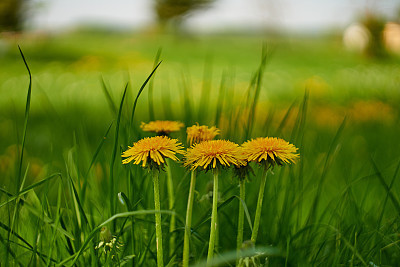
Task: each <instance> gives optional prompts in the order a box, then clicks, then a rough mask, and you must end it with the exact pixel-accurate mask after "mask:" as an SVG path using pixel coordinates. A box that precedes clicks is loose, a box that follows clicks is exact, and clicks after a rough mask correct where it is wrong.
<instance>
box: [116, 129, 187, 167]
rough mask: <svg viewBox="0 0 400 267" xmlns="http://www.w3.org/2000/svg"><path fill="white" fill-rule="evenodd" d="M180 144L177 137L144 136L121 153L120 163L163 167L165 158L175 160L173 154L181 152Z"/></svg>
mask: <svg viewBox="0 0 400 267" xmlns="http://www.w3.org/2000/svg"><path fill="white" fill-rule="evenodd" d="M182 148H183V147H182V144H181V143H179V142H178V140H177V139H171V138H169V137H166V136H155V137H146V138H143V139H141V140H139V141H138V142H136V143H134V144H133V146H132V147H129V148H128V150H126V151H125V152H123V153H122V157H124V158H125V159H123V160H122V163H124V164H127V163H129V162H131V161H134V162H133V164H142V167H146V164H148V166H149V168H150V169H151V168H153V167H163V165H164V163H165V158H170V159H172V160H174V161H177V160H178V158H177V157H176V156H175V154H183V150H181V149H182Z"/></svg>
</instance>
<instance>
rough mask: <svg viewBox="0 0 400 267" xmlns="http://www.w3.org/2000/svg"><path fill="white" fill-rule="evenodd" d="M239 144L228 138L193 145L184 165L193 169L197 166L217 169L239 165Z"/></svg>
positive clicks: (186, 155) (187, 153)
mask: <svg viewBox="0 0 400 267" xmlns="http://www.w3.org/2000/svg"><path fill="white" fill-rule="evenodd" d="M238 153H239V145H237V144H235V143H233V142H231V141H227V140H209V141H204V142H201V143H198V144H195V145H193V146H192V147H191V148H189V149H188V150H187V152H186V154H185V162H184V166H185V167H188V166H190V169H191V170H195V169H196V168H197V167H200V168H203V169H215V168H217V167H228V166H230V165H231V164H233V165H236V166H238V165H239V164H240V163H239V159H238Z"/></svg>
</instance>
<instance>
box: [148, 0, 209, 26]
mask: <svg viewBox="0 0 400 267" xmlns="http://www.w3.org/2000/svg"><path fill="white" fill-rule="evenodd" d="M154 1H155V13H156V15H157V19H158V23H159V25H160V26H161V27H163V26H166V25H167V24H168V23H169V24H171V23H172V24H173V27H177V26H179V25H180V24H181V23H182V20H183V19H184V18H185V17H186V16H188V15H189V14H191V13H193V12H194V11H196V10H199V9H202V8H205V7H207V6H209V5H210V4H211V3H213V2H214V1H215V0H154Z"/></svg>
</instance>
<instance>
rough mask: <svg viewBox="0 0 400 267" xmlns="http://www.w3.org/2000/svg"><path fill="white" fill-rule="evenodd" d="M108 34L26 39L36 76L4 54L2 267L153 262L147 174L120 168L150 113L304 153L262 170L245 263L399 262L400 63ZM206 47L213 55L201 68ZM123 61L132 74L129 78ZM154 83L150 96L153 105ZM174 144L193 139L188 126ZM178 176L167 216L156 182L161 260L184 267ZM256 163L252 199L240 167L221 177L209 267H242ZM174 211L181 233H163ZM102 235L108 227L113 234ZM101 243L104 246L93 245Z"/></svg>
mask: <svg viewBox="0 0 400 267" xmlns="http://www.w3.org/2000/svg"><path fill="white" fill-rule="evenodd" d="M107 37H108V38H106V39H105V38H104V36H102V37H101V36H92V37H90V38H89V37H88V36H86V35H84V34H82V35H80V34H79V33H76V34H74V35H70V36H68V37H65V36H64V37H60V38H61V39H57V38H54V39H52V40H49V41H42V42H39V43H36V44H28V43H27V44H26V49H25V44H24V43H25V42H24V41H23V40H22V42H21V44H22V49H23V51H24V55H25V59H26V63H27V64H26V66H24V60H22V59H21V56H20V55H19V51H18V49H17V48H15V51H14V50H12V49H10V52H7V53H6V54H4V55H3V56H2V60H4V62H6V63H7V64H6V65H3V64H2V65H1V66H0V69H1V72H0V93H1V96H2V99H0V101H1V105H0V110H1V113H0V114H1V115H0V124H1V129H2V131H0V135H1V136H0V137H1V138H0V176H1V177H2V179H1V183H0V261H1V263H2V264H6V265H10V266H12V265H20V266H26V265H33V266H42V265H59V266H62V265H66V266H71V265H74V264H76V265H77V266H89V265H92V266H100V265H113V264H114V265H121V266H123V265H129V266H130V265H132V263H134V264H135V266H155V265H156V246H155V227H154V213H155V210H154V202H153V199H154V196H153V183H152V179H151V176H150V174H149V173H148V172H147V171H146V170H143V169H142V168H141V167H140V166H134V165H133V164H129V165H122V163H121V160H120V157H119V155H120V153H121V152H122V151H124V150H125V149H126V148H127V147H128V146H131V145H132V142H135V141H137V140H139V139H140V138H142V137H143V136H147V135H148V134H145V133H143V132H141V131H140V129H139V127H138V125H140V122H141V121H145V122H146V121H148V120H149V118H150V116H154V118H155V119H170V120H181V121H185V122H187V124H186V126H191V125H190V123H195V122H196V121H197V120H201V123H203V124H207V125H209V126H212V125H213V124H214V123H215V124H216V126H217V127H219V128H220V129H221V138H229V139H230V140H232V141H235V142H237V143H240V142H242V141H244V140H246V139H249V138H254V137H259V136H277V137H281V138H284V139H286V140H288V141H290V142H291V143H293V144H295V145H296V147H299V153H300V160H299V161H298V162H297V163H296V164H294V165H290V166H284V167H278V166H277V167H276V168H275V169H274V170H273V172H274V173H273V174H269V175H268V178H267V181H266V186H265V192H264V203H263V210H262V215H261V220H260V228H259V231H258V238H257V243H256V246H255V247H251V246H249V247H246V244H248V243H245V246H244V247H245V248H244V250H243V251H242V255H243V257H244V258H243V261H244V260H246V261H249V262H253V261H254V262H258V263H260V264H261V263H265V262H268V263H269V265H270V266H315V265H326V266H337V265H344V266H359V265H378V266H382V265H389V266H395V265H396V264H397V263H398V262H399V260H400V247H399V246H398V242H399V236H398V232H399V229H398V225H399V219H400V217H399V209H400V208H399V194H400V191H399V188H400V185H399V178H398V176H399V170H400V157H399V153H398V151H400V144H399V142H398V136H399V134H400V126H399V125H398V123H397V122H398V116H399V114H400V110H399V107H400V105H399V104H400V103H399V102H400V101H399V100H400V97H399V92H398V85H399V80H398V78H396V77H397V76H396V75H393V74H395V73H397V72H398V71H399V67H398V65H397V64H395V63H393V62H394V61H391V60H390V59H388V60H387V61H384V62H380V61H365V59H360V58H356V57H355V56H353V55H351V54H346V53H345V52H344V51H342V50H340V48H338V45H337V43H335V42H334V41H333V42H332V40H326V39H325V40H312V41H309V40H297V41H296V44H295V45H294V44H292V45H290V44H289V43H285V42H284V41H282V40H275V42H276V43H277V44H278V43H279V44H281V45H280V46H278V45H276V49H275V50H274V51H275V52H274V55H273V57H271V54H269V52H268V53H266V52H267V50H265V49H264V53H261V56H260V53H259V51H256V52H255V51H254V50H261V49H258V48H259V47H260V46H261V44H262V42H260V41H259V40H256V39H253V38H248V39H246V38H239V37H226V39H224V38H222V37H218V38H209V39H207V38H204V39H202V38H200V37H198V38H199V39H198V40H196V43H197V44H198V46H194V42H191V41H188V40H181V41H180V42H176V40H175V41H173V40H170V39H157V40H154V37H149V36H142V37H143V38H137V39H138V41H136V39H135V41H132V39H131V37H129V38H128V37H122V36H118V35H107ZM100 40H103V42H99V41H100ZM233 40H236V41H235V42H234V41H233ZM82 43H85V44H86V45H82ZM95 43H99V46H94V45H93V46H92V44H95ZM227 43H230V44H232V46H233V47H231V46H230V45H227ZM60 46H61V47H60ZM132 46H133V48H132ZM160 46H162V47H163V52H162V54H161V56H156V59H157V60H156V62H158V61H159V59H160V60H163V63H162V64H161V65H155V64H154V57H155V56H154V55H155V54H156V52H157V50H158V49H159V47H160ZM210 47H212V49H211V48H210ZM255 48H256V49H255ZM122 51H124V52H122ZM211 52H212V54H213V60H212V61H207V63H206V64H204V58H205V55H207V54H209V53H211ZM339 55H342V56H341V57H339ZM41 56H44V58H42V57H41ZM88 56H90V57H91V59H88V58H87V57H88ZM93 58H97V60H94V59H93ZM84 59H85V60H86V61H85V60H84ZM124 59H125V60H127V59H128V60H127V61H123V60H124ZM266 59H268V61H266ZM91 60H92V61H91ZM207 60H208V59H207ZM88 62H90V63H91V64H89V63H88ZM121 62H122V63H121ZM182 62H183V63H182ZM210 62H212V63H210ZM28 64H29V68H28V71H29V72H30V71H32V83H30V77H29V76H28V75H27V74H26V69H27V66H28ZM96 64H97V65H96ZM124 64H127V65H124ZM182 65H183V66H185V69H184V70H182ZM204 65H206V66H207V67H204ZM211 65H212V67H211ZM233 65H234V66H236V67H235V68H233V67H232V66H233ZM127 66H130V67H131V69H129V70H126V71H124V72H121V70H120V69H128V67H127ZM156 68H157V71H156V72H155V69H156ZM67 70H68V71H67ZM152 71H153V72H152ZM100 72H101V75H100ZM316 75H317V77H316ZM131 77H132V78H131ZM150 78H151V79H152V80H151V82H152V84H153V85H152V86H153V91H152V94H151V95H150V96H149V98H148V99H146V96H148V94H147V93H146V92H145V91H146V90H148V86H149V85H148V84H147V83H148V82H149V81H150ZM128 82H129V86H126V84H127V83H128ZM203 83H205V84H203ZM203 90H204V92H203ZM27 92H28V97H27V98H26V97H25V96H26V93H27ZM143 92H144V93H143ZM304 92H305V93H304ZM139 95H140V97H139ZM149 99H150V100H149ZM149 101H150V102H151V104H152V108H151V109H150V110H152V111H154V112H153V113H154V114H153V113H152V114H151V115H150V114H149V107H148V106H147V105H148V103H149ZM165 111H167V112H165ZM3 129H4V130H3ZM172 137H174V138H179V139H180V140H181V141H182V143H184V144H186V143H185V140H186V137H185V132H184V131H182V132H178V133H172ZM19 144H22V146H21V145H19ZM21 149H23V151H24V154H23V156H22V153H21ZM169 167H170V169H171V172H172V175H171V177H172V179H173V184H174V185H175V187H174V192H175V201H174V204H175V206H174V212H171V211H169V210H168V208H169V203H168V195H167V179H166V175H165V174H163V173H161V174H160V177H159V178H160V203H161V213H162V228H163V229H162V230H163V231H162V232H163V239H164V240H165V241H166V242H164V252H165V253H164V262H165V263H166V264H167V263H170V266H177V265H178V264H180V262H181V261H182V251H183V240H184V230H185V221H184V218H185V212H186V203H187V196H188V191H189V183H190V172H189V171H187V170H185V169H184V168H183V167H182V165H181V163H180V162H170V166H169ZM252 168H253V170H254V174H251V175H250V177H249V181H248V182H247V183H246V199H245V200H242V199H240V197H239V188H238V181H237V179H236V178H235V177H234V173H233V171H227V172H221V174H220V176H219V178H218V179H219V182H220V184H219V187H218V188H219V194H218V195H219V198H218V224H219V226H220V228H219V230H218V236H217V238H216V240H215V245H216V246H215V247H216V251H215V253H214V254H215V258H213V263H215V264H220V265H227V264H228V263H229V264H231V265H234V263H235V261H236V234H237V228H238V227H237V214H238V207H239V203H240V204H241V205H242V206H243V208H244V210H245V215H246V219H245V220H244V232H243V235H244V240H247V239H250V237H251V233H252V225H251V223H252V222H253V221H254V215H255V209H256V205H257V195H258V189H259V185H260V182H261V181H260V180H261V179H260V178H261V176H262V171H263V170H262V169H260V168H259V167H258V166H257V165H253V166H252ZM211 179H212V174H211V173H210V172H208V173H199V174H198V176H197V179H196V191H195V193H194V194H195V199H194V203H193V217H192V228H191V233H192V234H191V242H190V263H191V264H193V265H199V266H202V264H204V263H205V260H206V254H207V248H208V244H207V242H208V237H209V232H210V214H211V200H212V199H211V198H210V194H209V192H208V189H207V187H209V181H210V180H211ZM172 214H175V217H176V228H175V231H173V232H169V231H168V230H169V225H170V220H171V215H172ZM103 227H107V228H103ZM102 228H103V229H109V231H110V232H109V233H108V232H107V238H104V235H103V236H102V234H101V231H102ZM110 235H111V236H112V237H111V238H110ZM171 235H174V237H175V251H174V253H172V255H173V256H171V254H170V253H169V248H168V246H169V242H168V240H170V236H171ZM114 238H115V241H113V240H114ZM104 241H109V242H108V243H109V244H108V245H107V250H102V249H99V244H100V242H104ZM111 241H112V242H111ZM113 244H116V246H117V244H118V249H115V250H114V248H115V247H113ZM106 252H107V253H106Z"/></svg>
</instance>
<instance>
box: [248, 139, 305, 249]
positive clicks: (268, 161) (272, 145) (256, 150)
mask: <svg viewBox="0 0 400 267" xmlns="http://www.w3.org/2000/svg"><path fill="white" fill-rule="evenodd" d="M297 150H298V149H297V148H296V147H295V146H294V145H292V144H290V143H289V142H287V141H285V140H283V139H280V138H276V137H259V138H256V139H252V140H250V141H247V142H245V143H243V144H242V153H243V154H241V157H242V160H247V161H249V162H250V161H255V162H257V163H260V164H262V165H264V167H265V168H264V174H263V175H262V177H261V181H260V187H259V192H258V201H257V208H256V215H255V217H254V225H253V231H252V233H251V241H252V242H253V243H254V244H255V243H256V240H257V235H258V229H259V226H260V219H261V211H262V203H263V198H264V188H265V183H266V180H267V174H268V169H269V168H270V167H274V166H275V165H276V164H278V165H283V164H284V163H291V162H294V161H295V160H296V159H297V158H298V157H299V154H296V152H297Z"/></svg>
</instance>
